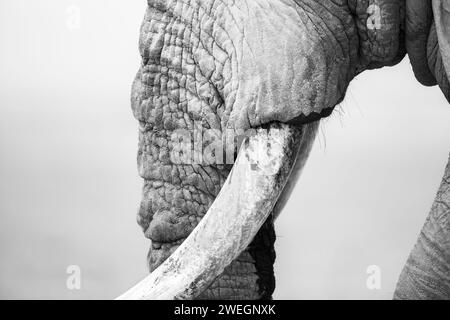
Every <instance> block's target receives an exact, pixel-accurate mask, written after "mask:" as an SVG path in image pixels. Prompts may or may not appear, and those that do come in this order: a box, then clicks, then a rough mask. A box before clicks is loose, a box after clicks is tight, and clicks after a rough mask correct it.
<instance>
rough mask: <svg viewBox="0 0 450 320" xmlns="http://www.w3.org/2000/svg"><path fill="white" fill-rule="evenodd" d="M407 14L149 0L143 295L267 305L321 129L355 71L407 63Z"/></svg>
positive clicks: (141, 89) (387, 3)
mask: <svg viewBox="0 0 450 320" xmlns="http://www.w3.org/2000/svg"><path fill="white" fill-rule="evenodd" d="M404 14H405V5H404V1H395V0H381V1H377V4H376V5H375V4H373V1H369V0H367V1H356V0H354V1H347V0H335V1H316V0H295V1H294V0H276V1H273V0H270V1H269V0H245V1H235V0H220V1H218V0H193V1H188V2H185V1H182V0H154V1H148V9H147V12H146V15H145V18H144V22H143V24H142V28H141V36H140V43H139V50H140V53H141V56H142V64H141V67H140V69H139V71H138V73H137V76H136V79H135V81H134V84H133V89H132V109H133V113H134V116H135V117H136V119H137V120H138V121H139V124H140V132H139V151H138V168H139V174H140V175H141V177H142V178H143V179H144V181H145V182H144V187H143V195H142V202H141V205H140V209H139V213H138V223H139V224H140V226H141V227H142V229H143V230H144V233H145V235H146V236H147V237H148V238H149V239H150V240H151V242H152V245H151V249H150V252H149V256H148V261H149V266H150V270H151V271H154V272H153V273H152V277H153V278H151V279H150V280H147V282H145V283H143V284H142V285H141V286H140V288H141V289H143V291H145V294H143V296H145V297H165V298H174V297H175V298H193V297H199V298H220V299H227V298H233V299H244V298H250V299H256V298H270V297H271V295H272V292H273V290H274V283H275V280H274V275H273V262H274V259H275V252H274V241H275V234H274V228H273V217H274V216H276V215H277V214H278V213H279V211H281V209H282V207H283V205H284V203H285V202H286V201H287V199H288V197H289V194H290V191H291V190H292V187H293V185H294V184H295V181H296V179H297V178H298V175H299V172H300V171H301V168H302V167H303V165H304V163H305V161H306V158H307V156H308V153H309V150H310V147H311V144H312V141H313V140H314V137H315V132H316V130H317V122H316V121H317V120H319V119H320V118H323V117H326V116H328V115H330V114H331V112H332V110H333V108H334V107H335V106H336V105H337V104H338V103H340V102H341V101H342V99H343V98H344V95H345V92H346V89H347V86H348V84H349V82H350V81H351V79H352V78H353V77H354V76H356V75H357V74H358V73H359V72H362V71H363V70H366V69H373V68H379V67H382V66H387V65H393V64H396V63H397V62H399V61H400V60H401V59H402V58H403V56H404V55H405V49H404V41H403V40H404V37H403V34H404V32H403V29H404V25H403V24H402V21H404ZM424 78H425V79H426V75H425V76H424ZM249 132H250V134H249ZM243 137H244V138H246V139H247V140H245V139H243ZM242 140H245V141H246V142H245V143H244V144H243V145H242V147H241V149H240V150H241V151H240V152H239V155H237V153H238V150H239V146H240V142H241V141H242ZM236 155H237V156H236ZM235 161H236V162H235ZM233 165H234V166H233ZM230 172H231V174H230ZM271 213H272V214H271ZM194 229H195V230H196V231H195V232H194V233H192V232H193V230H194ZM258 230H259V231H258ZM188 237H189V238H188ZM186 238H188V240H186ZM185 240H186V241H185ZM183 242H184V243H183ZM250 242H251V243H250ZM182 243H183V244H182ZM249 244H250V245H249ZM177 249H178V250H177ZM175 251H177V252H176V253H175V254H174V255H172V254H173V253H174V252H175ZM171 255H172V257H171V258H169V256H171ZM163 262H164V265H163V266H161V264H163ZM160 266H161V267H160ZM158 267H160V268H158ZM158 270H160V271H158ZM179 283H184V287H180V286H179ZM175 287H176V289H174V288H175ZM149 288H150V289H149ZM167 292H170V293H167ZM130 294H131V297H135V296H134V293H133V292H131V293H130ZM141 294H142V292H141V293H140V295H141Z"/></svg>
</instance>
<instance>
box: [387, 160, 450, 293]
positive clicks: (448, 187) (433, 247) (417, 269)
mask: <svg viewBox="0 0 450 320" xmlns="http://www.w3.org/2000/svg"><path fill="white" fill-rule="evenodd" d="M394 298H395V299H414V300H415V299H450V160H449V163H448V165H447V168H446V171H445V174H444V178H443V180H442V184H441V187H440V189H439V191H438V194H437V197H436V200H435V201H434V204H433V207H432V209H431V212H430V214H429V216H428V218H427V220H426V222H425V225H424V226H423V228H422V231H421V232H420V235H419V238H418V240H417V243H416V245H415V247H414V249H413V250H412V252H411V254H410V256H409V258H408V260H407V262H406V265H405V267H404V268H403V271H402V273H401V275H400V278H399V280H398V283H397V288H396V290H395V294H394Z"/></svg>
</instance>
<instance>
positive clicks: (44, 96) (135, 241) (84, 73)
mask: <svg viewBox="0 0 450 320" xmlns="http://www.w3.org/2000/svg"><path fill="white" fill-rule="evenodd" d="M71 5H75V6H78V7H79V8H80V9H81V28H80V29H77V30H70V29H69V28H68V27H67V25H66V24H67V19H68V14H67V12H66V10H67V8H68V7H70V6H71ZM145 7H146V1H128V2H126V3H124V2H123V1H112V0H96V1H87V0H84V1H81V0H79V1H76V0H74V1H61V0H58V1H56V0H41V1H24V0H14V1H13V0H4V1H2V2H1V3H0V46H1V50H0V70H1V72H0V154H1V158H0V219H1V220H0V221H1V222H0V257H1V259H0V298H62V299H66V298H67V299H75V298H113V297H115V296H117V295H118V294H119V293H121V292H122V291H124V290H125V289H126V288H127V287H129V286H130V285H131V284H133V283H135V282H136V281H137V280H139V279H140V278H141V277H143V276H145V275H146V273H147V269H146V254H147V250H148V245H149V243H148V242H147V241H146V240H145V239H144V237H143V235H142V232H141V230H140V228H139V227H138V226H137V224H136V222H135V215H136V211H137V207H138V204H139V200H140V193H141V185H142V181H141V179H140V178H139V177H138V174H137V169H136V151H137V123H136V121H135V120H134V119H133V117H132V114H131V109H130V106H129V95H130V87H131V82H132V79H133V77H134V75H135V72H136V71H137V68H138V66H139V55H138V50H137V42H138V35H139V27H140V23H141V20H142V18H143V15H144V11H145ZM338 111H339V112H335V113H334V114H333V116H332V117H331V118H329V119H327V120H325V121H324V122H323V124H322V128H321V134H320V137H319V139H318V140H317V142H316V144H315V147H314V150H313V152H312V155H311V158H310V160H309V162H308V165H307V167H306V168H305V171H304V174H303V176H302V178H301V181H300V182H299V184H298V186H297V188H296V190H295V191H294V194H293V196H292V198H291V199H290V202H289V203H288V205H287V206H286V209H285V210H284V212H283V214H282V215H281V217H280V218H279V220H278V221H277V235H278V240H277V254H278V258H277V262H276V277H277V289H276V293H275V298H285V299H300V298H342V299H348V298H360V299H380V298H387V299H389V298H391V297H392V293H393V290H394V287H395V282H396V280H397V277H398V275H399V273H400V270H401V268H402V266H403V264H404V262H405V259H406V257H407V255H408V254H409V251H410V249H411V248H412V246H413V244H414V243H415V239H416V236H417V234H418V232H419V230H420V228H421V226H422V224H423V222H424V220H425V218H426V216H427V214H428V211H429V209H430V207H431V204H432V201H433V199H434V196H435V193H436V191H437V188H438V186H439V184H440V179H441V177H442V173H443V169H444V165H445V164H446V161H447V158H448V154H449V152H450V106H449V105H448V104H447V102H446V101H445V99H444V98H443V95H442V94H441V93H440V91H439V90H438V89H437V88H431V89H430V88H425V87H422V86H420V85H419V84H418V83H417V82H416V80H415V79H414V77H413V74H412V71H411V68H410V66H409V62H408V61H407V60H405V61H403V63H401V64H400V65H398V66H396V67H394V68H390V69H383V70H378V71H372V72H366V73H364V74H363V75H361V76H359V77H358V78H357V79H356V80H354V81H353V82H352V84H351V86H350V89H349V92H348V94H347V98H346V100H345V102H344V103H343V104H342V106H341V107H339V110H338ZM69 265H78V266H80V267H81V271H82V283H81V286H82V287H81V290H78V291H77V290H75V291H71V290H68V289H67V287H66V279H67V276H68V275H67V274H66V268H67V267H68V266H69ZM370 265H378V266H379V267H380V268H381V272H382V282H381V284H382V288H381V290H368V289H367V287H366V279H367V276H368V275H367V274H366V268H367V267H368V266H370Z"/></svg>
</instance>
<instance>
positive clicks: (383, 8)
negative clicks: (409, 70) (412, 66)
mask: <svg viewBox="0 0 450 320" xmlns="http://www.w3.org/2000/svg"><path fill="white" fill-rule="evenodd" d="M421 1H423V0H421ZM348 3H349V6H350V10H351V11H352V13H353V14H354V15H355V21H356V25H357V28H358V35H359V39H360V48H359V52H360V66H359V68H358V72H362V71H363V70H367V69H377V68H381V67H385V66H392V65H395V64H397V63H399V62H400V61H401V60H402V59H403V57H404V56H405V54H406V49H405V36H404V34H405V32H404V28H405V25H404V21H405V19H404V17H405V0H380V1H373V0H349V1H348Z"/></svg>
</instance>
